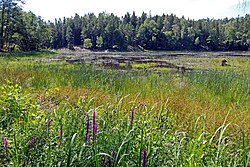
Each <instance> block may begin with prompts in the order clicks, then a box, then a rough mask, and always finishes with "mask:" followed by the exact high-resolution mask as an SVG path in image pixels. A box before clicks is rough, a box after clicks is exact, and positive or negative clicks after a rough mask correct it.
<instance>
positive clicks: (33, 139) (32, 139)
mask: <svg viewBox="0 0 250 167" xmlns="http://www.w3.org/2000/svg"><path fill="white" fill-rule="evenodd" d="M34 143H35V138H34V136H32V137H31V140H30V150H29V151H31V150H32V147H33V145H34Z"/></svg>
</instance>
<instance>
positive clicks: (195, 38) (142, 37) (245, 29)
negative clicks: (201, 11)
mask: <svg viewBox="0 0 250 167" xmlns="http://www.w3.org/2000/svg"><path fill="white" fill-rule="evenodd" d="M22 3H23V2H22V0H1V2H0V50H1V51H12V50H21V51H31V50H40V49H47V48H51V49H60V48H69V49H74V46H80V47H84V48H88V49H93V50H106V49H109V50H123V51H127V50H129V51H133V50H136V49H141V50H144V49H146V50H195V51H204V50H207V51H219V50H223V51H230V50H249V49H250V15H249V14H246V15H245V17H237V18H230V19H228V18H224V19H210V18H207V19H200V20H193V19H187V18H185V17H181V18H179V17H177V16H176V15H174V14H163V15H161V16H159V15H155V16H152V15H151V14H147V13H144V12H143V13H142V14H140V16H138V15H137V14H136V13H135V12H133V13H126V14H125V15H124V16H122V17H118V16H116V15H114V14H113V13H106V12H103V13H99V14H98V16H96V15H94V14H93V13H88V14H86V15H84V16H79V15H78V14H75V16H74V17H71V18H65V17H64V18H59V19H55V20H54V21H44V20H43V19H42V18H41V17H39V16H36V15H35V14H34V13H32V12H25V11H24V10H23V9H22ZM55 10H56V9H55ZM197 14H198V13H197Z"/></svg>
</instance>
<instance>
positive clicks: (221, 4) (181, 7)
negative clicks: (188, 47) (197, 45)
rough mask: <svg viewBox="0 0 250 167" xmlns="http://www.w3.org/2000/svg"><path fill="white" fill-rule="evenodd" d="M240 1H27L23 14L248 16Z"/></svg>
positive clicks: (46, 17) (46, 16) (47, 17)
mask: <svg viewBox="0 0 250 167" xmlns="http://www.w3.org/2000/svg"><path fill="white" fill-rule="evenodd" d="M241 1H242V0H70V1H69V0H26V4H25V5H23V7H24V10H25V11H27V12H28V11H32V12H33V13H35V14H36V15H38V16H41V17H42V18H43V19H44V20H50V21H54V19H55V18H63V17H64V16H65V17H71V16H74V15H75V13H78V14H79V15H81V16H83V15H84V14H87V13H90V12H91V13H92V12H93V13H95V14H96V15H98V13H100V12H106V13H114V14H115V15H117V16H120V17H121V16H124V15H125V14H126V13H127V12H129V13H132V12H133V11H135V13H136V15H138V16H141V13H142V12H146V13H147V14H149V13H150V12H151V15H152V16H154V15H156V14H158V15H162V14H163V13H164V14H171V13H173V14H176V15H177V16H178V17H182V16H185V18H190V19H202V18H211V19H212V18H214V19H223V18H225V17H228V18H231V17H237V16H238V15H240V16H244V15H245V14H246V13H248V14H249V13H250V1H249V0H248V1H247V5H246V6H247V7H246V8H245V9H243V7H242V5H239V4H240V2H241Z"/></svg>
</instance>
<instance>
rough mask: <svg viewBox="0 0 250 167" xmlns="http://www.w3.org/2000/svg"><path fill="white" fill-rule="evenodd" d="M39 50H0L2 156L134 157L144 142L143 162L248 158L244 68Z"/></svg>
mask: <svg viewBox="0 0 250 167" xmlns="http://www.w3.org/2000/svg"><path fill="white" fill-rule="evenodd" d="M46 56H47V55H43V56H41V57H39V56H38V57H37V58H35V59H30V58H28V59H27V57H26V56H20V57H19V58H20V59H19V61H17V60H15V59H13V58H11V57H2V58H0V59H1V66H0V72H1V75H0V85H1V87H2V89H1V92H0V106H1V108H0V116H1V119H0V122H1V124H0V139H1V140H2V141H3V140H4V138H5V137H7V139H8V141H9V143H8V149H6V148H4V147H3V146H2V147H0V164H3V165H4V166H20V165H22V164H24V163H27V165H26V166H141V164H142V150H143V149H146V150H147V166H246V167H247V166H249V157H250V148H249V145H250V141H249V139H250V138H249V137H250V133H249V132H250V131H249V129H250V113H249V111H250V103H249V102H250V99H249V92H250V73H249V71H248V70H242V71H234V70H232V69H227V70H224V69H223V70H221V69H217V68H215V69H214V70H207V71H193V72H191V73H185V74H184V75H182V74H176V73H174V74H173V73H171V72H168V71H161V72H159V73H155V72H150V71H144V70H136V71H116V70H111V69H104V68H96V67H94V66H89V65H70V64H67V63H66V62H50V63H45V62H42V61H39V60H40V59H41V58H43V57H46ZM235 61H237V62H239V63H240V61H238V60H235ZM243 64H244V63H243ZM243 67H244V68H247V66H246V65H243ZM8 80H9V81H8ZM10 81H11V82H10ZM40 96H41V97H42V99H41V101H40V100H39V98H40ZM94 111H95V112H96V120H95V121H96V125H97V134H95V135H94V134H93V130H92V122H93V118H92V113H93V112H94ZM133 111H134V117H133V119H132V112H133ZM88 119H89V120H90V122H89V123H90V126H89V129H88V130H87V129H86V128H87V126H86V124H87V121H88ZM48 124H49V126H48ZM60 131H62V132H63V133H62V136H60ZM87 132H89V133H87ZM88 135H89V137H90V141H89V140H88V137H87V136H88ZM32 136H33V137H34V144H31V139H32ZM2 143H3V142H2ZM60 143H61V144H60ZM24 166H25V164H24Z"/></svg>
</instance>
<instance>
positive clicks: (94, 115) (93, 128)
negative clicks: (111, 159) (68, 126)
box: [92, 110, 97, 138]
mask: <svg viewBox="0 0 250 167" xmlns="http://www.w3.org/2000/svg"><path fill="white" fill-rule="evenodd" d="M92 133H93V138H95V135H96V133H97V126H96V112H95V110H94V111H93V113H92Z"/></svg>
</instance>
